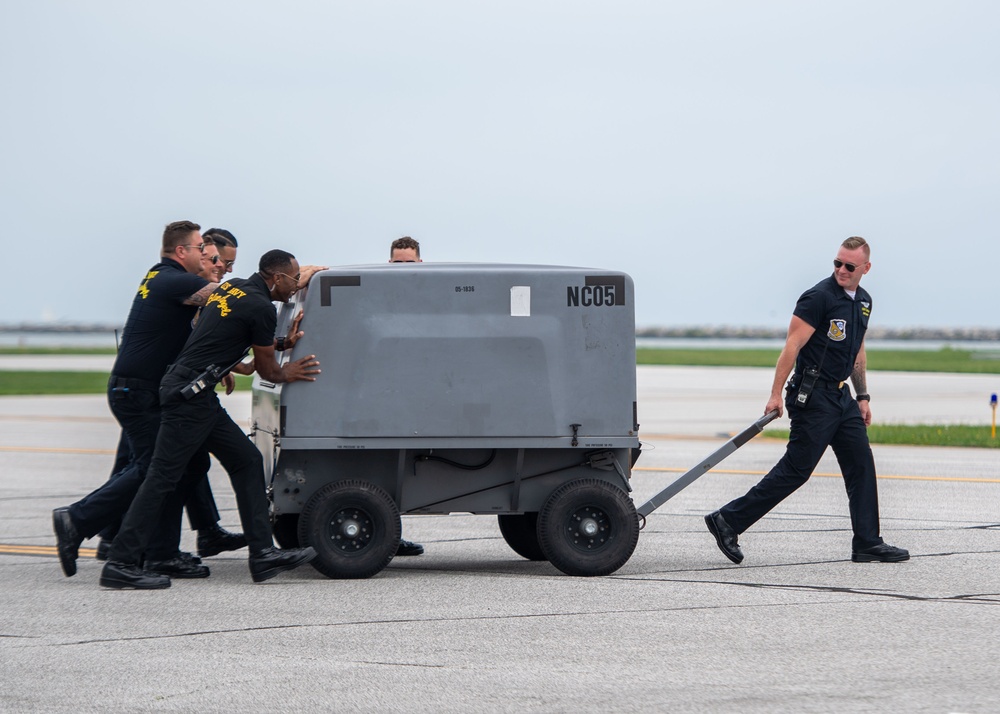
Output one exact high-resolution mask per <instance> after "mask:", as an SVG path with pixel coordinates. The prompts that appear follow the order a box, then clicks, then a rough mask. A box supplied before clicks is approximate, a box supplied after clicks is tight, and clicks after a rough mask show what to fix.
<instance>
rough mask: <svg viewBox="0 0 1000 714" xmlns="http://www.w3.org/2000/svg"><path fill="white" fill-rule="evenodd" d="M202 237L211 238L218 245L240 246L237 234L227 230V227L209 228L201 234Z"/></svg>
mask: <svg viewBox="0 0 1000 714" xmlns="http://www.w3.org/2000/svg"><path fill="white" fill-rule="evenodd" d="M201 237H202V238H206V239H207V238H211V239H212V242H213V243H215V244H216V245H218V246H222V247H230V248H239V247H240V244H239V243H237V242H236V236H234V235H233V234H232V233H230V232H229V231H227V230H226V229H225V228H209V229H208V230H207V231H205V232H204V233H202V234H201Z"/></svg>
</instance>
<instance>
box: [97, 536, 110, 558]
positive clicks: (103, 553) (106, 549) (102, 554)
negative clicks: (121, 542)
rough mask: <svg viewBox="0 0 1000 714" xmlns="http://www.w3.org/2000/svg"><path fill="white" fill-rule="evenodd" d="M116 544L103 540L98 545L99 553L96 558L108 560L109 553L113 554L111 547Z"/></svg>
mask: <svg viewBox="0 0 1000 714" xmlns="http://www.w3.org/2000/svg"><path fill="white" fill-rule="evenodd" d="M114 543H115V542H114V541H113V540H105V539H104V538H101V540H100V541H98V543H97V553H95V554H94V557H95V558H97V559H98V560H107V559H108V553H110V552H111V546H112V545H114Z"/></svg>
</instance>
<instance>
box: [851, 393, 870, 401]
mask: <svg viewBox="0 0 1000 714" xmlns="http://www.w3.org/2000/svg"><path fill="white" fill-rule="evenodd" d="M855 399H856V400H857V401H859V402H870V401H871V400H872V395H870V394H859V395H858V396H856V397H855Z"/></svg>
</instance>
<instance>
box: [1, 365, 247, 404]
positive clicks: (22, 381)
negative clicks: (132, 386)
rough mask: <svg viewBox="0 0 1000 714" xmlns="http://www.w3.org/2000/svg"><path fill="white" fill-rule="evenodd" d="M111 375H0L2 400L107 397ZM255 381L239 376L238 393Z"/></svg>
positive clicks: (76, 373)
mask: <svg viewBox="0 0 1000 714" xmlns="http://www.w3.org/2000/svg"><path fill="white" fill-rule="evenodd" d="M108 376H109V375H108V373H107V372H32V371H27V370H25V371H17V372H4V371H0V396H5V397H10V396H26V395H28V396H38V395H58V394H104V393H105V392H107V391H108ZM252 384H253V379H252V378H251V377H244V376H243V375H236V389H237V391H244V390H249V389H250V387H251V386H252Z"/></svg>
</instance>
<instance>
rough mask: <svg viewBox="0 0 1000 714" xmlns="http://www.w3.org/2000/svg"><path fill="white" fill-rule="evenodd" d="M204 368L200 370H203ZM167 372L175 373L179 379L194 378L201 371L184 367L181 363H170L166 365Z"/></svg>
mask: <svg viewBox="0 0 1000 714" xmlns="http://www.w3.org/2000/svg"><path fill="white" fill-rule="evenodd" d="M203 371H204V370H202V372H203ZM167 374H176V375H177V376H178V377H180V378H181V379H194V378H195V377H197V376H199V375H200V374H201V372H199V371H197V370H194V369H191V368H190V367H185V366H184V365H182V364H172V365H170V366H169V367H167Z"/></svg>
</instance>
